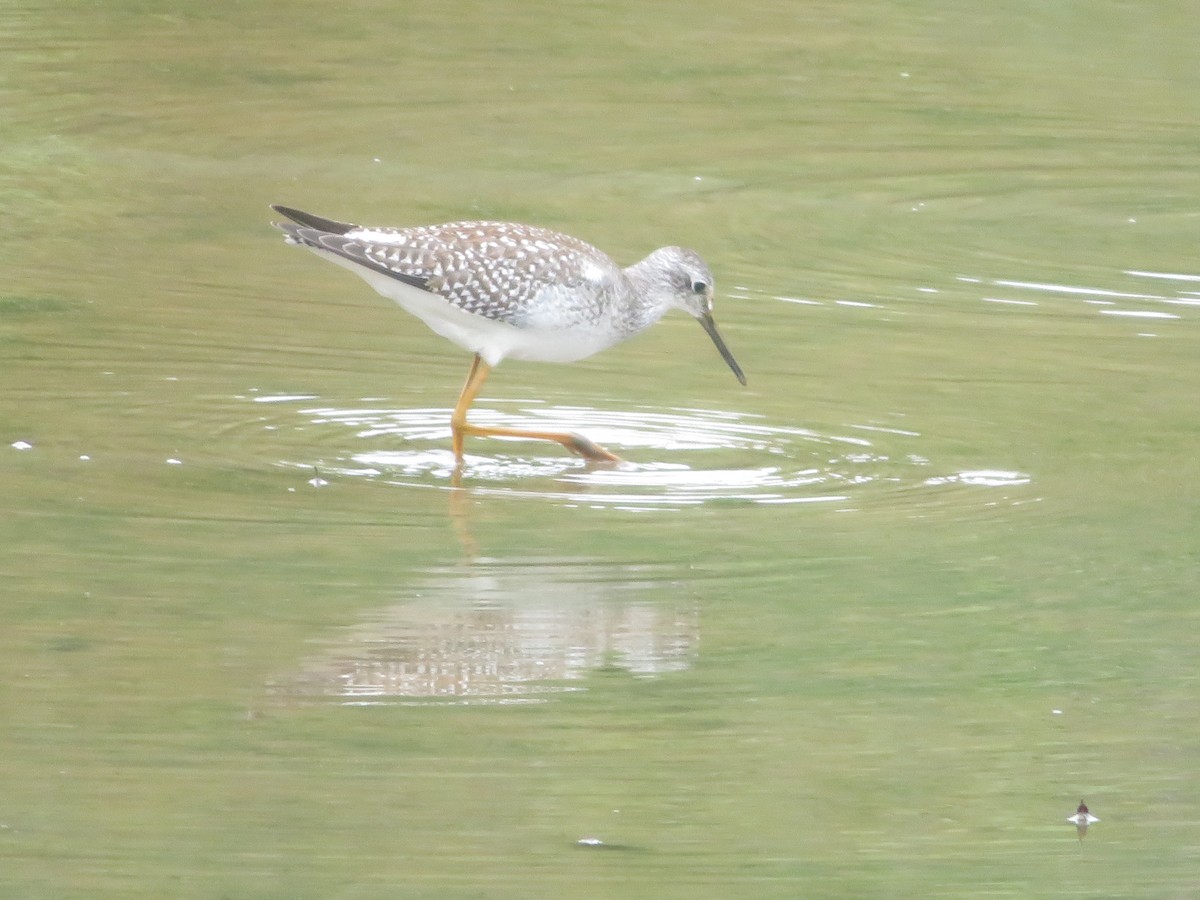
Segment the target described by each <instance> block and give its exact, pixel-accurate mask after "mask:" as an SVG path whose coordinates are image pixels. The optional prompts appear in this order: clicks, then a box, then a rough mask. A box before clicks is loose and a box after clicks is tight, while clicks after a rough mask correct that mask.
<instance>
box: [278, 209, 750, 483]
mask: <svg viewBox="0 0 1200 900" xmlns="http://www.w3.org/2000/svg"><path fill="white" fill-rule="evenodd" d="M271 208H272V209H273V210H275V212H277V213H279V214H280V215H282V216H286V217H287V218H288V219H291V221H290V222H275V223H273V224H274V225H275V227H277V228H279V229H281V230H282V231H283V232H284V234H285V238H286V240H287V241H288V243H291V244H297V245H299V246H301V247H307V248H308V249H309V250H312V251H313V252H314V253H316V254H317V255H318V256H323V257H324V258H326V259H328V260H329V261H330V262H333V263H336V264H337V265H339V266H342V267H343V268H346V269H349V270H350V271H351V272H353V273H354V274H355V275H358V276H359V277H360V278H362V279H363V280H364V281H366V282H367V283H368V284H369V285H371V287H373V288H375V290H376V291H378V292H379V293H380V294H382V295H383V296H385V297H388V298H389V299H391V300H394V301H396V303H398V304H400V306H401V307H402V308H403V309H405V310H406V311H408V312H410V313H412V314H413V315H414V316H416V317H417V318H418V319H420V320H421V321H422V322H424V323H425V324H426V325H428V326H429V327H430V328H431V329H432V330H433V331H435V332H436V333H437V334H440V335H441V336H442V337H444V338H447V339H448V340H451V341H453V342H454V343H455V344H457V345H458V346H460V347H462V348H463V349H465V350H468V351H470V352H471V353H473V354H474V355H475V358H474V360H473V361H472V363H471V369H470V371H469V373H468V374H467V380H466V383H465V384H464V385H463V389H462V393H461V394H460V395H459V398H458V403H457V404H456V405H455V407H454V412H453V413H452V414H451V416H450V434H451V445H452V447H453V450H454V457H455V460H456V461H457V463H458V464H459V465H460V466H461V464H462V462H463V444H464V440H465V438H466V436H467V435H479V436H488V435H493V436H495V435H499V436H504V437H520V438H531V439H536V440H550V441H557V442H558V443H560V444H562V445H563V446H564V447H566V448H567V449H568V450H571V451H572V452H574V453H578V454H579V455H580V456H583V457H585V458H586V459H589V460H594V461H602V462H616V461H619V460H620V457H618V456H616V455H615V454H613V453H610V452H609V451H608V450H605V449H604V448H603V447H601V446H600V445H598V444H595V443H593V442H592V441H590V440H588V439H587V438H585V437H583V436H581V435H578V434H570V433H565V432H551V431H526V430H519V429H516V428H499V427H493V426H486V427H485V426H482V425H472V424H471V423H470V422H468V421H467V410H468V409H470V407H471V403H472V402H473V401H474V400H475V398H476V396H477V395H478V394H479V391H480V389H481V388H482V387H483V383H484V381H485V380H486V379H487V377H488V373H489V372H490V371H491V370H492V369H493V368H494V367H496V366H497V365H499V364H500V362H501V360H503V359H506V358H509V357H511V358H512V359H526V360H534V361H539V362H559V363H566V362H575V361H576V360H580V359H584V358H585V357H588V356H591V355H592V354H594V353H599V352H600V351H601V350H606V349H608V348H609V347H611V346H613V345H614V344H618V343H620V342H621V341H623V340H625V339H626V338H629V337H632V336H633V335H635V334H638V333H639V332H641V331H644V330H645V329H647V328H649V327H650V326H651V325H653V324H654V323H655V322H657V321H658V320H659V319H660V318H662V316H663V314H664V313H666V312H667V311H668V310H670V309H681V310H683V311H684V312H686V313H689V314H690V315H692V316H694V317H695V319H696V320H697V321H698V322H699V323H700V325H701V326H702V327H703V328H704V330H705V331H706V332H707V333H708V336H709V337H710V338H712V341H713V343H714V344H716V346H717V350H718V351H720V354H721V357H722V359H724V360H725V362H726V363H727V364H728V365H729V368H730V369H732V370H733V374H734V375H736V376H737V379H738V381H740V382H741V383H742V384H745V383H746V376H745V375H743V374H742V370H741V367H740V366H738V364H737V361H736V360H735V359H734V358H733V354H732V353H730V352H729V348H728V347H727V346H726V345H725V341H724V340H722V338H721V334H720V332H718V331H717V326H716V323H715V322H714V321H713V315H712V309H713V302H712V298H713V276H712V272H711V271H709V268H708V266H707V265H706V264H705V262H704V260H703V259H701V258H700V256H699V254H697V253H696V252H695V251H694V250H687V249H684V248H683V247H661V248H659V249H658V250H655V251H654V252H653V253H651V254H650V255H649V256H647V257H646V258H645V259H643V260H642V261H641V262H638V263H634V264H633V265H632V266H629V267H627V268H621V267H620V266H619V265H617V264H616V263H615V262H613V260H612V259H610V258H609V257H608V255H607V254H605V253H603V252H601V251H600V250H597V249H596V248H595V247H593V246H591V245H590V244H587V243H585V242H584V241H581V240H579V239H578V238H574V237H571V236H570V235H566V234H560V233H559V232H556V231H550V230H548V229H545V228H538V227H536V226H533V225H518V224H515V223H511V222H473V221H470V222H450V223H447V224H444V225H419V226H415V227H411V228H373V227H363V226H361V225H352V224H350V223H348V222H337V221H334V220H333V219H326V218H323V217H321V216H316V215H313V214H312V213H306V212H301V211H300V210H298V209H292V208H290V207H287V206H272V207H271Z"/></svg>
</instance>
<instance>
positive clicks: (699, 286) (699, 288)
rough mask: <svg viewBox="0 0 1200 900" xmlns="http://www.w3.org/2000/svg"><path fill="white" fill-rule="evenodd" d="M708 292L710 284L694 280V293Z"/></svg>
mask: <svg viewBox="0 0 1200 900" xmlns="http://www.w3.org/2000/svg"><path fill="white" fill-rule="evenodd" d="M707 292H708V285H707V284H706V283H705V282H703V281H693V282H692V293H693V294H705V293H707Z"/></svg>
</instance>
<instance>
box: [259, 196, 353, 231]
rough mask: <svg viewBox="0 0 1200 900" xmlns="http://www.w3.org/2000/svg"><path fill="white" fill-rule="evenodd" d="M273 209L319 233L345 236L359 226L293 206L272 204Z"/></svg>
mask: <svg viewBox="0 0 1200 900" xmlns="http://www.w3.org/2000/svg"><path fill="white" fill-rule="evenodd" d="M271 209H273V210H274V211H275V212H277V213H279V214H280V215H281V216H287V217H288V218H289V219H291V220H292V221H293V222H295V223H297V224H299V225H303V226H305V227H306V228H315V229H317V230H318V231H327V232H329V233H330V234H345V233H346V232H348V231H353V230H354V229H355V228H357V227H358V226H357V225H351V224H350V223H349V222H338V221H337V220H336V219H326V218H325V217H324V216H318V215H314V214H313V213H307V212H304V211H303V210H300V209H294V208H293V207H291V206H284V205H282V204H280V203H272V204H271Z"/></svg>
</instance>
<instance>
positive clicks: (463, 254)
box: [277, 207, 623, 328]
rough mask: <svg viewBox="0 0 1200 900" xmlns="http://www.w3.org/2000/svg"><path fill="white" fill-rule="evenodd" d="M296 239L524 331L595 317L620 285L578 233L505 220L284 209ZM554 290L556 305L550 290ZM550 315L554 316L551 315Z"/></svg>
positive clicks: (286, 226)
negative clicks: (421, 222)
mask: <svg viewBox="0 0 1200 900" xmlns="http://www.w3.org/2000/svg"><path fill="white" fill-rule="evenodd" d="M277 211H278V212H281V213H283V214H284V215H287V216H288V217H289V218H293V219H296V220H297V221H298V222H299V223H300V224H296V225H293V224H291V223H287V222H285V223H279V227H280V228H281V229H283V230H284V231H285V232H286V233H287V235H288V237H289V239H290V240H292V241H294V242H296V243H299V244H303V245H305V246H308V247H311V248H313V249H319V250H325V251H328V252H330V253H333V254H336V255H337V256H339V257H342V258H343V259H346V260H348V261H350V262H352V263H355V264H357V265H359V266H362V267H364V268H366V269H369V270H371V271H373V272H376V273H379V274H382V275H386V276H388V277H389V278H394V279H396V280H397V281H400V282H403V283H404V284H407V285H411V286H413V287H417V288H421V289H422V290H426V291H429V292H431V293H435V294H438V295H439V296H441V297H444V298H445V299H446V300H448V301H450V303H451V304H453V305H454V306H456V307H457V308H459V309H461V310H463V311H464V312H469V313H473V314H475V315H479V316H483V317H485V318H488V319H493V320H498V321H502V322H507V323H508V324H511V325H515V326H517V327H520V328H527V327H550V328H569V327H571V326H574V325H579V324H583V323H586V322H593V321H596V320H597V319H598V318H599V317H600V315H601V313H602V310H603V309H604V308H605V307H606V306H607V304H608V302H609V300H610V299H611V297H612V296H613V295H614V294H615V293H616V292H617V291H618V290H619V285H620V284H621V279H622V277H623V275H622V273H621V270H620V268H619V267H618V266H617V265H616V263H614V262H613V261H612V260H611V259H609V257H608V256H607V255H605V254H604V253H602V252H601V251H600V250H598V249H596V248H595V247H592V246H591V245H590V244H587V243H585V242H583V241H581V240H579V239H578V238H573V237H571V236H569V235H564V234H559V233H558V232H554V231H549V230H547V229H544V228H537V227H534V226H529V225H518V224H513V223H505V222H453V223H449V224H445V225H427V226H419V227H414V228H364V227H362V226H358V225H350V224H348V223H343V222H335V221H333V220H331V219H322V218H320V217H317V216H313V215H311V214H308V213H300V212H299V211H298V210H291V209H287V208H284V207H277ZM547 291H550V292H552V293H553V294H555V295H556V297H555V302H554V303H553V304H546V303H544V302H541V303H539V302H538V300H539V298H541V299H542V300H545V299H546V298H545V297H544V294H545V292H547ZM548 316H550V317H552V319H553V320H552V321H550V320H547V317H548Z"/></svg>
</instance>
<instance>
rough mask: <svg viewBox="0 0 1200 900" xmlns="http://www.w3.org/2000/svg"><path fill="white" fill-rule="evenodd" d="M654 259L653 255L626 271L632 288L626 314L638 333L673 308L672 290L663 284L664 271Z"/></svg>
mask: <svg viewBox="0 0 1200 900" xmlns="http://www.w3.org/2000/svg"><path fill="white" fill-rule="evenodd" d="M653 259H654V255H653V254H651V255H650V256H647V257H646V258H645V259H643V260H642V261H641V262H639V263H634V264H633V265H632V266H630V267H629V268H627V269H625V277H626V278H627V279H628V280H629V287H630V292H629V297H628V305H627V308H626V310H625V314H626V316H627V317H628V320H629V322H630V323H631V324H632V325H633V326H635V327H636V330H638V331H641V330H643V329H645V328H649V327H650V326H651V325H653V324H654V323H655V322H657V321H658V320H659V319H661V318H662V317H663V314H664V313H665V312H666V311H667V310H668V309H670V308H671V293H670V289H669V288H668V286H666V285H664V284H663V283H662V270H661V269H660V268H659V267H658V266H656V265H655V264H654V262H653Z"/></svg>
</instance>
